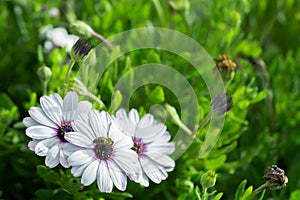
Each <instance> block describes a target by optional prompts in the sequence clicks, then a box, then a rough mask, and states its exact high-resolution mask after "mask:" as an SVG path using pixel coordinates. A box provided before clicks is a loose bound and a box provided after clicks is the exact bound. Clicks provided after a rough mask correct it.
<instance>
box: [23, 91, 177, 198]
mask: <svg viewBox="0 0 300 200" xmlns="http://www.w3.org/2000/svg"><path fill="white" fill-rule="evenodd" d="M40 104H41V108H39V107H32V108H30V110H29V115H30V117H26V118H24V120H23V123H24V124H25V125H26V127H27V129H26V135H27V136H29V137H30V138H32V141H30V142H29V144H28V146H29V148H30V150H32V151H34V152H35V153H36V154H37V155H39V156H46V159H45V164H46V166H48V167H50V168H53V167H56V166H57V165H58V164H59V163H60V164H61V165H62V166H63V167H66V168H68V167H72V169H71V172H72V174H73V175H74V176H75V177H79V176H81V183H82V184H83V185H85V186H87V185H90V184H92V183H93V182H94V181H96V180H97V184H98V188H99V190H100V191H101V192H107V193H109V192H111V191H112V189H113V185H115V186H116V187H117V188H118V189H119V190H122V191H124V190H125V189H126V186H127V176H128V177H129V178H130V180H133V181H135V182H137V183H140V184H142V185H144V186H145V187H147V186H148V185H149V179H150V180H152V181H153V182H155V183H160V182H161V181H162V180H165V179H166V178H167V176H168V174H167V172H170V171H172V170H173V169H174V167H175V162H174V160H173V159H172V158H170V157H169V156H168V155H170V154H171V153H172V152H173V151H174V149H175V147H174V145H173V144H171V143H169V140H170V134H169V133H168V132H167V131H166V126H165V125H164V124H161V123H158V122H157V121H155V119H154V117H153V116H152V115H151V114H146V115H144V116H143V117H142V118H139V115H138V112H137V111H136V110H135V109H132V110H131V111H130V112H129V113H128V115H127V114H126V112H125V111H124V110H123V109H121V110H118V111H117V112H116V115H115V116H111V115H109V114H108V113H107V112H105V111H101V112H100V111H98V110H95V109H92V105H91V103H89V102H87V101H81V102H79V101H78V96H77V93H76V92H69V93H68V94H67V95H66V96H65V98H64V99H62V98H61V97H60V96H59V95H58V94H51V95H49V96H43V97H41V99H40Z"/></svg>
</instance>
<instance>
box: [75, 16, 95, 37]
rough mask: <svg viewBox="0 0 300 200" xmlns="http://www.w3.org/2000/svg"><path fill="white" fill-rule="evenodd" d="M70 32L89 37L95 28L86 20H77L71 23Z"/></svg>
mask: <svg viewBox="0 0 300 200" xmlns="http://www.w3.org/2000/svg"><path fill="white" fill-rule="evenodd" d="M70 32H71V33H73V34H75V35H78V36H80V37H84V38H89V37H91V36H92V33H93V32H94V30H93V29H92V28H91V27H90V26H89V25H88V24H86V23H85V22H83V21H80V20H76V21H74V22H72V23H71V24H70Z"/></svg>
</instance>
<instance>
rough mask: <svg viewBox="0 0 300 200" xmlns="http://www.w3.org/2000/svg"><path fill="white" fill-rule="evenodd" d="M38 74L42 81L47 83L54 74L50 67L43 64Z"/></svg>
mask: <svg viewBox="0 0 300 200" xmlns="http://www.w3.org/2000/svg"><path fill="white" fill-rule="evenodd" d="M37 74H38V76H39V79H40V81H41V82H45V83H47V82H48V81H49V80H50V78H51V76H52V71H51V69H50V68H49V67H47V66H45V65H43V66H42V67H39V68H38V70H37Z"/></svg>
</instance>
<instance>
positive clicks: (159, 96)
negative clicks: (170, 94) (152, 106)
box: [149, 86, 165, 103]
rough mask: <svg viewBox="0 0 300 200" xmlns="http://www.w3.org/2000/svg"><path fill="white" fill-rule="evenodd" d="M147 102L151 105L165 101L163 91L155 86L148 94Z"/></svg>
mask: <svg viewBox="0 0 300 200" xmlns="http://www.w3.org/2000/svg"><path fill="white" fill-rule="evenodd" d="M149 100H150V101H151V102H152V103H162V102H164V101H165V93H164V89H163V88H162V87H161V86H156V87H155V88H154V90H152V91H151V93H150V94H149Z"/></svg>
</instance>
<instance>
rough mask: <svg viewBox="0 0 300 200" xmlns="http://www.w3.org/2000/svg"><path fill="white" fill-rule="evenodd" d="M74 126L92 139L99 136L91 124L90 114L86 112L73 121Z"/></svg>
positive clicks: (80, 132)
mask: <svg viewBox="0 0 300 200" xmlns="http://www.w3.org/2000/svg"><path fill="white" fill-rule="evenodd" d="M72 128H73V129H74V130H75V131H76V132H78V133H79V134H84V135H85V136H87V137H88V138H89V139H90V140H91V141H93V140H94V139H95V138H96V137H97V136H96V134H95V133H94V131H93V130H92V128H91V126H90V124H89V118H88V116H87V115H85V114H81V115H79V116H78V117H77V118H76V119H75V120H74V121H73V122H72Z"/></svg>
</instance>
